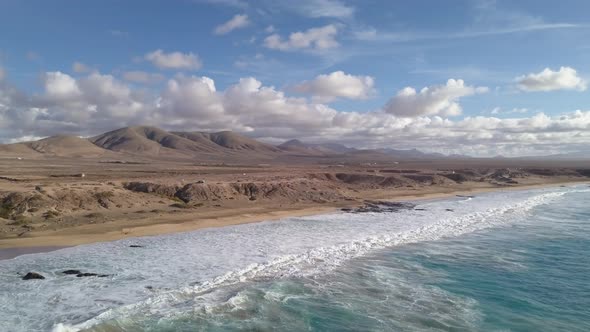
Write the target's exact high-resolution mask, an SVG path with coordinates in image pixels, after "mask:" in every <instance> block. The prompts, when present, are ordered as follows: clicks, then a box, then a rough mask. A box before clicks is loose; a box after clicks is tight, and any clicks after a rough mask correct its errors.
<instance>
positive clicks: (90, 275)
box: [76, 272, 98, 278]
mask: <svg viewBox="0 0 590 332" xmlns="http://www.w3.org/2000/svg"><path fill="white" fill-rule="evenodd" d="M76 277H78V278H82V277H98V274H97V273H88V272H85V273H78V274H76Z"/></svg>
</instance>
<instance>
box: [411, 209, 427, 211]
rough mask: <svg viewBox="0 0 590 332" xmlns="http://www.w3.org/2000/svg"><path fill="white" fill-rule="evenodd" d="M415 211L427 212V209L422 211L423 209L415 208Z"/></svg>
mask: <svg viewBox="0 0 590 332" xmlns="http://www.w3.org/2000/svg"><path fill="white" fill-rule="evenodd" d="M414 211H426V209H422V208H420V209H419V208H415V209H414Z"/></svg>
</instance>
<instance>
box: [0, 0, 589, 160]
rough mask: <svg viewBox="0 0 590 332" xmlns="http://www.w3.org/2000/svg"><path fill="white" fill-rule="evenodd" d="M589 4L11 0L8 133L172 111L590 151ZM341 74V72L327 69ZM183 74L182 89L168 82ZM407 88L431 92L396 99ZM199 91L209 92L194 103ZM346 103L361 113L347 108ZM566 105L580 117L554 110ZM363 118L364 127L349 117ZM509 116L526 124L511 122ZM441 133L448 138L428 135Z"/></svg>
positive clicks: (235, 122)
mask: <svg viewBox="0 0 590 332" xmlns="http://www.w3.org/2000/svg"><path fill="white" fill-rule="evenodd" d="M587 13H590V2H588V1H583V0H578V1H575V0H564V1H559V2H556V1H502V0H497V1H493V0H450V1H426V0H423V1H377V0H367V1H345V0H305V1H300V2H293V1H270V0H259V1H250V2H248V1H241V0H193V1H190V0H178V1H155V0H148V1H115V0H106V1H90V0H86V1H71V0H70V1H65V0H61V1H60V0H57V1H17V0H2V1H0V41H1V42H0V68H3V73H4V74H3V75H0V78H1V79H2V81H3V85H2V86H3V88H4V92H3V95H4V96H5V97H4V99H5V101H4V104H0V112H3V113H4V117H0V130H1V129H2V128H3V125H4V128H5V130H3V131H4V134H0V139H2V140H3V141H6V142H8V141H15V140H22V139H27V138H37V137H43V136H47V135H51V134H55V133H57V132H58V131H60V132H61V131H64V132H69V133H74V134H79V135H91V134H95V133H97V132H98V131H100V130H105V129H109V127H116V126H117V125H133V124H159V125H160V126H162V127H164V128H171V129H187V130H197V129H198V130H217V129H232V130H236V131H242V132H245V133H250V135H252V136H255V137H259V138H262V139H265V140H268V141H272V142H275V141H276V142H278V141H281V140H283V139H287V138H291V137H293V136H303V137H304V138H305V137H309V139H312V140H316V141H321V140H330V141H342V142H345V143H347V144H349V145H356V146H366V147H376V146H392V147H393V146H395V147H413V146H417V147H420V148H424V149H432V150H437V151H443V152H467V153H472V154H478V153H477V151H483V154H484V155H485V154H494V153H505V154H515V155H518V154H539V153H552V152H556V151H560V150H563V147H564V146H566V147H567V148H566V150H571V151H577V150H579V149H581V148H582V147H583V146H584V145H585V143H588V141H586V139H588V130H589V128H590V127H588V126H590V124H586V123H585V122H584V121H586V119H587V118H588V117H590V115H589V114H587V111H588V110H589V109H590V93H589V92H588V90H587V81H588V78H589V77H590V62H589V61H588V59H590V20H589V19H588V17H587V16H588V15H587ZM232 20H233V21H232ZM223 24H226V25H225V28H222V26H223ZM158 50H160V52H159V53H155V52H157V51H158ZM175 53H176V55H177V58H174V57H173V56H172V54H175ZM150 54H152V56H150ZM158 61H159V62H158ZM175 61H180V63H178V62H175ZM187 61H188V62H187ZM191 61H192V62H191ZM74 63H77V66H76V68H74V67H73V66H74ZM562 68H563V69H564V70H562ZM546 69H547V71H545V72H544V70H546ZM130 72H133V73H134V74H129V73H130ZM335 72H342V75H334V76H329V77H328V76H327V75H330V74H332V73H335ZM50 73H60V74H63V75H62V76H55V75H53V76H52V74H50ZM543 73H544V74H543ZM93 74H94V75H95V76H94V80H92V79H90V76H91V75H93ZM320 75H326V77H324V79H321V76H320ZM527 75H529V76H527ZM203 77H206V78H207V79H211V80H213V81H214V85H215V89H214V90H215V91H214V92H215V93H213V94H209V95H206V96H204V95H203V94H202V93H201V92H199V91H200V90H199V87H195V86H194V84H191V82H192V83H195V82H196V81H199V82H201V83H200V84H204V83H203ZM51 78H55V79H54V80H51ZM69 78H71V79H72V80H74V81H73V83H72V84H74V85H75V88H74V90H76V91H70V92H72V93H69V92H68V93H67V98H66V96H65V95H60V96H56V95H55V94H53V95H52V93H51V91H54V90H52V88H51V87H50V86H49V85H50V84H54V86H57V85H58V84H66V85H65V86H68V85H67V82H66V81H67V80H68V79H69ZM246 78H253V79H255V80H256V81H257V82H259V83H260V88H258V90H257V91H256V95H253V94H252V93H251V94H250V95H246V94H244V93H241V94H239V93H237V92H236V93H234V94H233V98H234V99H230V96H229V95H230V93H228V91H229V90H231V89H232V87H233V88H236V87H242V88H244V89H245V87H246V85H245V84H242V85H240V84H239V82H240V79H246ZM318 78H319V79H318ZM366 78H370V80H366ZM449 79H454V80H461V84H460V87H459V89H455V88H456V87H454V88H448V86H447V82H448V80H449ZM64 80H65V81H64ZM171 80H172V81H173V83H174V82H175V83H177V86H180V88H179V91H180V90H182V91H184V92H183V93H184V94H182V95H181V94H180V92H179V93H176V94H174V93H171V91H169V90H170V88H171V85H170V84H171ZM86 81H92V82H94V83H96V84H98V85H97V86H94V85H92V87H93V89H99V90H100V91H103V92H104V91H106V90H104V89H105V85H104V84H107V83H108V84H111V86H114V87H115V88H117V89H119V90H125V89H129V91H128V92H129V93H127V94H121V93H119V94H118V95H119V97H121V98H127V99H125V100H123V99H121V100H117V101H113V98H115V97H114V95H117V93H114V95H108V96H107V95H104V96H103V97H105V98H104V99H100V98H98V97H96V98H94V97H92V93H91V91H95V90H91V88H90V86H91V84H90V83H88V82H86ZM85 82H86V83H85ZM105 82H106V83H105ZM109 82H110V83H109ZM113 82H114V83H113ZM94 83H93V84H94ZM101 84H102V85H101ZM195 84H196V83H195ZM60 86H61V85H60ZM182 87H188V88H187V89H184V90H183V89H182ZM190 87H193V88H194V89H192V90H191V88H190ZM264 87H266V88H269V89H270V87H273V89H272V93H274V95H273V96H272V98H275V99H274V101H272V102H271V103H270V104H273V105H286V106H285V108H284V109H281V110H276V109H272V110H269V111H268V112H269V113H268V114H264V110H265V108H266V107H270V106H269V103H267V101H268V99H264V97H265V96H264V93H263V91H259V90H260V89H263V90H264V89H265V88H264ZM408 87H410V88H413V89H414V93H415V94H418V95H419V94H420V90H421V89H422V88H424V87H428V89H429V91H430V92H431V93H430V94H429V93H428V91H427V92H425V94H424V96H418V98H414V97H413V96H409V97H408V96H407V95H405V96H399V94H400V92H401V91H403V89H404V88H408ZM437 87H438V89H439V90H440V91H438V92H437ZM445 87H446V89H445ZM0 88H1V87H0ZM441 88H442V89H441ZM101 89H102V90H101ZM234 90H237V89H234ZM451 90H452V91H451ZM11 91H12V92H11ZM15 91H16V92H15ZM60 91H62V90H60ZM96 91H98V90H96ZM125 91H126V90H125ZM177 92H178V91H177ZM250 92H252V91H250ZM267 92H268V91H267ZM17 94H18V95H19V96H21V97H20V98H19V97H15V96H16V95H17ZM123 95H125V96H123ZM140 95H141V96H140ZM173 95H174V97H172V96H173ZM441 95H442V96H441ZM1 96H2V94H0V97H1ZM94 96H96V93H95V94H94ZM396 96H398V97H397V98H396ZM193 97H194V98H196V99H198V100H199V102H197V103H196V104H199V103H201V101H203V100H207V102H205V103H204V105H194V104H195V103H192V104H191V105H192V106H187V105H185V104H184V102H187V103H188V101H190V100H193V99H191V98H193ZM266 97H269V96H268V93H267V95H266ZM167 98H168V99H167ZM170 98H176V99H170ZM237 98H242V99H237ZM269 98H270V97H269ZM277 98H278V99H277ZM281 98H283V99H284V100H281ZM217 99H220V100H217ZM1 100H2V99H0V101H1ZM19 100H21V102H19ZM22 100H26V101H25V102H23V101H22ZM302 100H303V101H302ZM8 101H10V102H8ZM160 101H163V102H160ZM181 101H182V102H181ZM216 102H218V103H219V105H218V106H216V104H215V103H216ZM257 103H263V104H264V105H262V104H257ZM115 104H116V106H117V107H116V111H117V112H120V113H116V112H115V108H113V107H114V106H113V105H115ZM2 105H3V106H2ZM123 105H135V106H133V107H137V108H138V110H136V111H133V112H126V111H125V110H124V109H123V108H124V107H123ZM231 107H235V109H232V108H231ZM277 107H279V108H280V107H281V106H277ZM322 107H325V108H328V109H329V110H330V111H329V112H327V111H322ZM457 107H459V108H460V110H459V111H457V110H456V108H457ZM139 108H141V110H139ZM32 109H34V110H32ZM309 109H313V110H312V111H309ZM39 110H43V111H39ZM64 110H67V112H66V111H64ZM88 110H92V113H90V114H86V113H88ZM308 111H309V114H307V113H306V112H308ZM576 111H579V112H581V113H580V114H578V115H572V114H574V112H576ZM35 112H36V113H35ZM248 112H252V114H250V113H248ZM290 112H295V113H293V114H291V113H290ZM314 112H315V113H314ZM318 112H319V113H318ZM330 112H332V113H330ZM334 112H336V113H334ZM66 113H67V114H66ZM99 113H100V114H99ZM279 113H280V114H279ZM303 113H306V114H307V116H308V117H309V118H311V119H313V118H314V117H315V118H318V117H321V121H319V120H318V122H319V123H321V124H322V125H323V127H320V126H319V125H318V124H317V123H313V121H312V122H310V123H311V124H310V123H306V121H307V120H305V119H304V116H305V114H303ZM326 113H330V114H329V115H326ZM340 113H352V115H349V117H348V118H347V119H346V120H342V119H341V118H342V117H343V116H342V115H341V114H340ZM320 114H321V115H320ZM539 114H543V115H544V116H545V117H547V118H549V119H550V120H546V119H545V120H543V121H545V122H544V124H543V125H542V126H541V127H539V126H536V127H535V125H531V126H529V128H524V126H525V123H524V122H522V121H521V123H519V124H518V125H516V124H514V123H513V122H514V121H512V119H532V118H534V117H535V116H537V115H539ZM0 115H2V113H0ZM362 115H366V116H362ZM564 115H566V116H569V117H570V118H571V119H569V120H570V122H571V123H570V122H568V123H567V124H564V123H554V122H555V121H559V117H561V116H564ZM478 116H479V117H485V118H486V119H487V122H485V121H486V120H484V119H482V120H479V122H478V123H477V124H475V126H476V127H477V126H479V125H481V126H482V128H483V129H482V131H481V132H476V133H474V132H471V133H467V130H466V129H465V128H466V127H467V126H468V125H467V124H466V122H463V123H461V121H465V119H468V121H469V119H473V118H475V117H478ZM23 117H24V118H23ZM196 117H199V118H200V119H203V120H201V121H196V120H195V118H196ZM324 117H327V118H326V119H324ZM369 117H370V118H369ZM271 118H272V119H273V121H274V122H272V123H271V122H270V121H269V120H268V119H271ZM353 118H354V119H353ZM425 118H428V120H427V119H425ZM439 118H440V120H439ZM163 119H173V120H174V121H170V122H169V123H168V122H165V121H163ZM187 119H188V120H190V121H187ZM290 119H294V120H293V121H292V122H293V125H290V122H291V121H290ZM494 119H505V120H506V122H498V121H496V120H494ZM572 119H573V120H572ZM576 119H578V120H576ZM580 119H582V120H580ZM445 120H448V121H450V122H452V124H444V121H445ZM158 121H159V122H158ZM354 121H357V122H359V123H362V124H363V127H362V128H352V125H351V123H353V122H354ZM429 121H430V122H429ZM441 121H442V122H441ZM511 121H512V122H511ZM523 121H524V120H523ZM539 121H541V120H539ZM547 121H549V122H547ZM580 121H581V122H583V123H582V124H580V125H577V124H576V123H579V122H580ZM426 122H428V123H426ZM480 122H481V123H480ZM484 122H485V123H487V124H484ZM529 122H531V123H533V122H534V121H529ZM18 123H21V124H22V123H26V124H23V125H21V126H20V127H19V126H17V127H18V128H16V127H15V124H18ZM382 123H387V125H382ZM433 123H434V125H433ZM490 123H494V125H495V126H496V127H494V128H489V124H490ZM572 123H573V124H572ZM183 124H184V125H183ZM507 126H508V127H510V126H517V127H518V128H513V127H510V130H507V131H506V130H504V131H503V129H502V128H505V127H507ZM564 126H565V127H567V128H568V129H567V130H566V129H564ZM316 127H317V128H316ZM434 127H436V130H435V128H434ZM557 127H559V128H558V129H554V130H551V128H557ZM9 128H10V130H8V129H9ZM417 128H420V129H417ZM444 128H446V129H444ZM110 129H114V128H110ZM445 130H446V131H445ZM484 131H485V133H484ZM408 132H413V134H412V135H410V134H408ZM414 132H415V133H414ZM516 132H518V134H519V135H520V136H519V137H515V136H516V134H515V133H516ZM565 132H567V134H565ZM420 134H423V135H422V136H420ZM437 136H440V137H445V138H443V139H442V140H440V141H438V140H437V144H435V145H434V146H433V144H431V143H428V142H429V140H432V139H435V138H436V137H437ZM459 136H460V137H461V139H458V138H457V137H459ZM533 136H534V137H533ZM471 140H473V144H470V141H471ZM443 141H444V142H443Z"/></svg>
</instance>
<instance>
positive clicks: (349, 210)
mask: <svg viewBox="0 0 590 332" xmlns="http://www.w3.org/2000/svg"><path fill="white" fill-rule="evenodd" d="M352 210H353V209H351V208H342V209H340V211H342V212H352Z"/></svg>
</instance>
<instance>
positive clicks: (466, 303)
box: [127, 193, 590, 332]
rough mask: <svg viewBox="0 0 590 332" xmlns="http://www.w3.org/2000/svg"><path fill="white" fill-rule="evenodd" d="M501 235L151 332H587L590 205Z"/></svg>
mask: <svg viewBox="0 0 590 332" xmlns="http://www.w3.org/2000/svg"><path fill="white" fill-rule="evenodd" d="M564 198H565V199H563V200H559V201H558V202H556V203H555V204H548V205H542V206H539V207H537V208H535V209H534V210H533V211H532V212H531V214H530V215H529V216H527V217H526V218H523V219H522V220H519V221H518V222H515V223H511V224H509V225H503V226H501V227H496V228H491V229H486V230H483V231H477V232H474V233H470V234H467V235H462V236H459V237H456V238H450V239H443V240H438V241H431V242H423V243H418V244H409V245H403V246H399V247H393V248H386V249H382V250H378V251H377V252H374V253H371V254H369V255H367V256H363V257H359V258H355V259H352V260H351V261H348V262H347V263H346V264H344V265H343V266H341V267H339V268H337V269H335V270H334V271H332V272H330V273H327V274H324V275H321V276H314V277H306V278H287V279H284V280H278V281H277V280H261V281H256V282H247V283H243V284H239V285H234V286H232V287H228V288H227V289H224V290H217V292H220V293H223V295H219V297H221V298H223V301H220V302H219V303H218V304H217V305H212V306H210V307H208V308H206V309H200V310H196V311H191V312H187V313H184V314H180V315H179V316H177V317H174V318H172V319H166V318H162V317H157V318H155V319H153V320H150V319H148V320H145V321H142V322H141V323H139V324H130V325H128V326H127V328H138V329H140V330H147V331H245V330H246V331H271V330H273V329H280V330H284V331H392V330H397V331H580V332H581V331H590V256H589V255H588V251H589V250H590V195H589V193H572V194H568V195H566V196H565V197H564Z"/></svg>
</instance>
